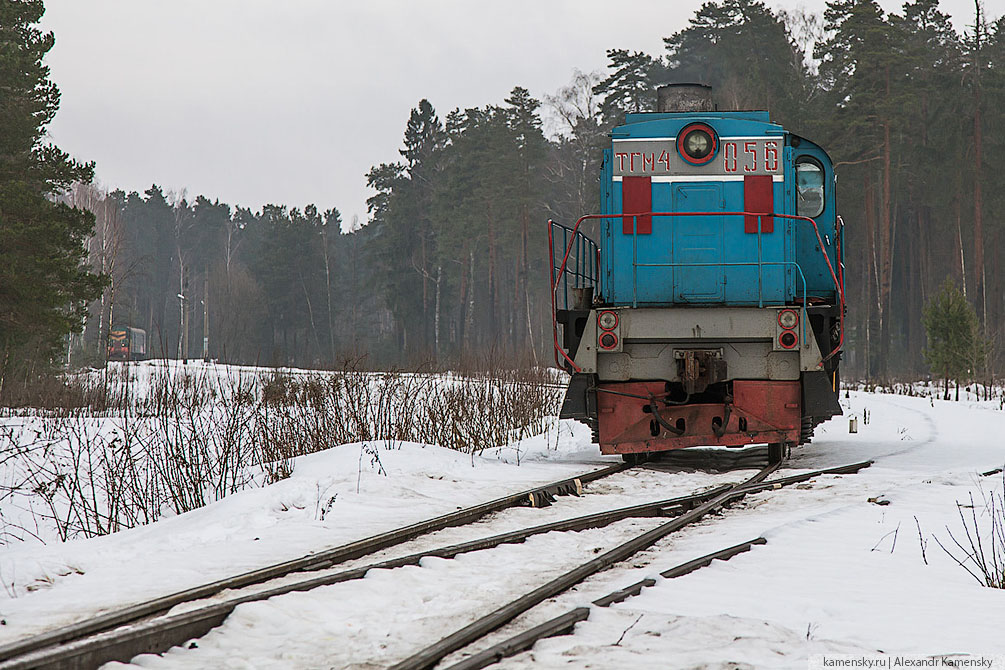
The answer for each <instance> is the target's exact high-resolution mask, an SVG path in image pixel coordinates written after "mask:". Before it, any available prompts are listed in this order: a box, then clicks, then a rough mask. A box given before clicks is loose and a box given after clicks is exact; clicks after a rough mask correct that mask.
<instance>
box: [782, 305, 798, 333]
mask: <svg viewBox="0 0 1005 670" xmlns="http://www.w3.org/2000/svg"><path fill="white" fill-rule="evenodd" d="M778 325H779V326H781V327H782V328H784V329H785V330H791V329H793V328H795V327H796V326H797V325H799V315H798V314H797V313H796V312H795V310H792V309H783V310H782V311H781V312H779V313H778Z"/></svg>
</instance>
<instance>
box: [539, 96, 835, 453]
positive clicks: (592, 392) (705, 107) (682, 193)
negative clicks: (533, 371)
mask: <svg viewBox="0 0 1005 670" xmlns="http://www.w3.org/2000/svg"><path fill="white" fill-rule="evenodd" d="M659 99H660V111H659V112H655V113H642V114H628V115H627V117H626V121H625V123H624V125H621V126H619V127H617V128H615V129H614V130H613V132H612V142H611V147H610V148H609V149H607V150H605V152H604V160H603V166H602V173H601V209H600V213H599V214H595V215H588V216H586V217H583V218H582V219H580V221H579V222H577V224H576V226H574V227H572V228H566V227H564V226H559V225H557V224H552V225H551V227H550V236H549V239H550V241H551V244H552V260H553V263H552V267H553V271H552V289H553V297H554V299H555V335H556V337H555V344H556V360H557V361H558V362H559V363H560V364H561V365H563V367H565V368H566V369H567V370H568V371H569V372H571V373H572V381H571V383H570V387H569V390H568V393H567V396H566V401H565V404H564V406H563V410H562V416H563V417H567V418H576V419H579V420H581V421H584V422H586V423H587V424H589V425H590V426H591V427H593V428H594V433H595V436H596V438H597V441H598V442H599V444H600V448H601V451H602V452H604V453H620V454H623V455H625V456H626V458H627V459H629V460H631V459H633V458H636V457H637V455H639V454H645V453H647V452H653V451H663V450H668V449H678V448H683V447H693V446H742V445H746V444H754V443H767V444H769V445H770V446H769V455H770V457H771V459H772V460H778V459H780V458H781V457H782V454H783V453H784V451H785V450H786V448H787V447H788V446H790V445H794V444H798V443H801V442H805V441H806V440H808V439H809V436H810V435H811V433H812V429H813V427H814V426H815V425H816V424H817V423H819V422H820V421H822V420H824V419H826V418H829V417H830V416H832V415H834V414H838V413H840V411H841V410H840V406H839V405H838V403H837V387H838V362H839V359H840V345H841V339H842V336H841V333H842V327H841V326H842V321H843V310H844V304H843V297H842V296H843V286H842V281H843V278H842V277H841V266H840V244H841V236H842V230H841V227H840V220H839V219H838V217H837V215H836V203H835V197H834V196H835V194H834V183H835V181H834V173H833V169H832V166H831V162H830V159H829V158H828V157H827V154H826V153H825V152H824V151H823V150H822V149H821V148H820V147H818V146H816V145H815V144H813V143H812V142H808V141H806V140H804V139H802V138H800V137H798V136H796V135H794V134H792V133H789V132H787V131H786V130H785V129H784V128H782V127H781V126H779V125H777V124H773V123H771V122H770V120H769V118H768V114H767V113H766V112H720V111H716V110H714V109H713V107H712V105H711V96H710V95H709V92H708V90H707V88H705V87H701V86H695V85H685V86H670V87H664V88H662V89H661V90H660V96H659ZM588 220H595V221H597V222H598V223H599V235H598V239H597V240H596V241H595V243H594V241H593V240H589V239H587V238H586V237H585V236H584V235H583V234H582V232H581V230H580V229H581V228H582V224H583V223H584V222H585V221H588ZM559 236H560V237H559ZM570 296H571V297H570Z"/></svg>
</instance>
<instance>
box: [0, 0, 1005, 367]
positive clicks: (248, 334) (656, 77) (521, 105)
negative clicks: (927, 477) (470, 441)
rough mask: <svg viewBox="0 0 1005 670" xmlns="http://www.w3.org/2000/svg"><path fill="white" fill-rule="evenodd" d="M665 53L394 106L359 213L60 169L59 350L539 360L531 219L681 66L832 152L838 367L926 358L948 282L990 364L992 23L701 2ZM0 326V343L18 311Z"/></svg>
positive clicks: (569, 186)
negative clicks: (449, 105) (389, 146)
mask: <svg viewBox="0 0 1005 670" xmlns="http://www.w3.org/2000/svg"><path fill="white" fill-rule="evenodd" d="M2 4H3V6H4V7H5V8H7V7H16V6H22V3H16V2H13V3H12V2H11V1H10V0H6V1H5V2H3V3H2ZM29 4H37V3H29ZM4 11H5V12H8V13H9V12H11V11H13V10H12V9H5V10H4ZM3 18H4V26H5V27H4V30H5V31H6V30H7V28H6V26H7V20H8V16H7V15H4V17H3ZM653 29H655V30H658V28H653ZM5 34H6V32H5ZM665 45H666V49H665V51H664V52H663V53H655V54H646V53H641V52H630V51H627V50H624V49H618V48H611V49H610V50H609V51H608V57H609V61H610V62H609V66H608V68H607V70H606V71H605V72H601V73H578V72H577V73H575V75H574V76H573V78H572V80H571V81H570V83H569V85H568V86H566V87H563V88H562V89H561V90H559V91H557V92H556V93H555V94H554V95H551V96H545V98H544V99H542V100H538V99H535V98H534V97H532V96H531V95H530V93H529V91H527V90H526V89H524V88H522V87H520V86H514V87H513V88H512V89H511V90H510V91H509V93H508V94H507V95H506V96H505V97H504V99H503V100H501V101H498V102H497V103H495V104H486V105H485V106H483V107H477V108H470V109H455V110H438V109H436V108H435V102H436V101H435V100H432V101H430V100H421V101H417V104H416V107H415V109H413V110H412V111H411V114H410V115H409V117H408V119H407V120H405V119H403V121H405V123H404V129H403V137H402V147H401V151H400V153H401V157H400V160H398V161H397V162H394V163H388V164H380V165H376V166H374V167H373V168H372V169H371V170H370V172H369V173H368V174H367V179H368V183H369V184H370V186H372V187H373V189H374V191H375V195H374V196H373V197H372V198H371V199H370V200H369V217H370V220H369V221H368V222H365V223H366V225H361V223H363V222H351V223H349V224H348V225H347V222H343V221H342V220H341V216H340V214H339V212H338V210H337V208H336V206H337V203H317V206H315V205H308V206H306V207H304V206H302V205H300V204H298V206H293V204H292V203H287V204H285V205H284V204H276V205H268V206H266V207H264V208H262V209H261V210H260V211H250V210H247V209H243V208H241V207H239V206H236V205H230V204H226V203H221V202H219V201H218V200H216V199H214V198H213V196H212V194H201V195H191V194H186V193H175V192H165V191H164V190H163V189H161V188H159V187H158V186H156V185H153V186H151V187H150V188H149V189H147V190H146V191H145V192H143V193H124V192H122V191H116V190H111V191H110V192H107V191H102V190H99V189H97V188H95V187H94V186H92V185H89V184H87V183H86V182H87V181H88V176H89V174H85V172H86V171H81V170H83V168H79V166H78V168H79V169H78V173H75V175H76V176H75V177H74V178H75V180H76V181H77V182H78V183H77V184H76V185H75V186H74V187H73V188H72V190H70V191H69V192H68V193H66V194H65V195H64V196H63V198H64V199H65V201H66V202H68V203H69V204H71V205H74V206H77V207H80V208H83V209H86V210H87V211H89V212H92V213H93V215H94V217H95V227H94V231H93V234H92V235H91V237H90V239H89V240H88V241H87V250H88V264H89V266H90V268H91V270H92V272H93V273H94V274H101V275H104V276H105V277H107V284H106V285H105V287H104V288H103V292H101V293H100V294H98V291H99V290H102V289H100V287H98V288H94V287H91V286H90V284H88V286H89V287H90V288H89V289H88V290H89V291H91V293H88V292H87V291H82V292H81V291H78V292H77V293H76V294H74V295H72V296H66V297H64V298H62V300H64V304H75V303H76V302H79V301H80V300H91V299H92V298H93V301H92V302H90V303H89V317H88V318H87V320H86V323H85V324H84V325H85V326H86V327H85V328H84V329H83V330H82V332H81V333H80V335H78V336H75V337H74V338H73V340H72V352H71V353H72V360H73V362H75V363H86V364H100V363H101V360H102V355H103V345H102V343H103V342H104V340H105V338H106V337H107V331H108V328H109V325H110V324H111V323H115V324H127V325H131V326H135V327H139V328H144V329H146V330H147V331H148V333H149V337H150V340H151V346H152V353H153V355H155V356H168V357H185V356H188V357H202V356H203V354H204V352H203V337H204V333H205V334H206V336H207V337H208V351H207V352H205V353H206V354H207V355H208V356H209V357H211V358H214V359H218V360H220V361H225V362H234V363H256V362H257V363H262V364H293V365H301V366H325V365H330V364H334V363H336V362H337V361H338V360H340V359H341V358H344V357H357V356H360V355H364V354H365V355H366V356H367V357H368V360H369V361H370V362H371V363H372V364H373V365H388V364H399V365H416V364H419V363H422V362H426V361H437V362H439V363H440V364H444V365H446V364H450V363H451V362H453V361H457V360H458V359H461V358H464V357H467V356H472V357H478V356H484V355H489V354H492V355H496V356H500V357H507V358H513V359H521V360H527V361H534V360H536V361H539V362H542V363H546V362H550V361H551V352H550V340H551V332H550V327H551V326H550V316H549V312H550V309H551V304H550V298H549V295H548V262H547V255H548V251H547V240H546V226H545V222H546V221H547V219H549V218H552V219H555V220H557V221H560V222H563V223H572V222H574V221H575V220H576V218H578V217H579V216H580V215H582V214H587V213H594V212H596V211H597V209H598V200H599V188H598V167H599V160H600V150H601V149H602V148H603V147H604V145H605V144H606V142H607V141H608V140H607V136H606V135H607V133H608V131H609V130H610V129H611V128H612V127H613V126H614V125H616V124H617V123H619V122H620V120H621V119H622V118H623V115H624V113H625V112H626V111H645V110H651V109H653V108H654V106H655V89H656V86H657V85H659V84H662V83H667V82H671V81H685V82H686V81H701V82H705V83H708V84H710V85H712V86H713V87H714V89H715V97H716V100H717V103H718V106H719V109H767V110H769V111H770V112H771V115H772V119H773V120H774V121H776V122H778V123H781V124H782V125H784V126H785V127H786V128H787V129H789V130H791V131H793V132H795V133H798V134H800V135H803V136H805V137H808V138H810V139H812V140H813V141H814V142H816V143H818V144H820V145H821V146H823V147H824V148H825V149H826V150H827V151H828V152H829V153H830V154H831V156H832V158H833V159H834V162H835V165H836V171H837V174H838V177H839V183H838V203H839V212H840V213H841V214H842V216H843V218H844V221H845V224H846V226H847V228H846V268H845V275H846V278H847V287H848V302H849V315H848V316H849V318H848V322H847V338H846V349H847V352H846V354H845V369H846V374H851V375H856V376H862V377H864V376H869V377H873V378H885V377H890V376H896V375H912V376H917V375H919V374H924V373H926V372H927V371H928V366H927V364H926V360H925V356H924V352H925V351H926V336H925V329H924V323H923V312H924V307H925V305H926V304H927V303H929V302H930V301H931V300H932V298H933V296H935V295H936V294H937V293H938V292H939V290H940V287H941V286H943V284H944V282H945V280H946V278H947V277H948V278H949V279H950V281H951V282H953V283H955V285H956V286H958V287H959V289H960V291H961V292H962V294H963V295H964V296H965V298H966V300H967V301H968V302H969V303H970V304H971V305H972V306H973V308H974V309H975V310H976V314H977V319H978V328H979V330H980V334H981V335H982V337H983V338H985V339H986V340H990V341H991V342H992V345H993V346H992V355H991V356H988V357H986V360H987V361H988V362H987V364H986V365H985V366H984V367H985V369H984V370H981V371H972V373H973V374H975V375H977V376H980V377H982V378H983V377H984V376H987V375H989V374H991V372H992V370H994V369H998V370H1000V369H1001V368H1002V363H1003V362H1005V361H1003V358H1002V351H1003V347H1002V346H1001V340H1002V335H1003V330H1005V329H1003V325H1005V285H1003V276H1002V266H1003V265H1005V239H1003V226H1005V217H1003V216H1002V214H1001V212H1002V211H1003V205H1005V202H1003V200H1005V171H1003V170H1002V169H1001V167H1000V166H1001V165H1003V164H1005V113H1003V110H1005V19H1002V18H997V19H996V20H991V19H989V18H988V17H986V16H985V15H984V14H983V12H979V14H978V18H977V21H976V24H975V25H972V26H969V27H967V29H966V31H965V32H964V33H962V34H961V33H959V32H957V31H956V30H955V29H954V28H953V26H952V25H951V23H950V21H949V18H948V17H947V16H946V15H944V14H942V13H941V12H940V11H939V8H938V2H937V1H936V0H915V1H914V2H908V3H907V4H905V5H904V6H903V9H902V10H901V11H900V12H898V13H889V14H888V13H884V12H883V11H882V10H881V9H880V7H879V6H878V4H877V3H876V2H874V1H869V0H833V1H832V2H829V3H828V5H827V10H826V12H825V13H824V14H823V15H812V14H807V13H805V12H792V13H782V12H775V11H772V10H770V9H768V8H767V7H766V6H765V5H764V4H763V3H761V2H757V1H754V0H719V1H717V2H709V3H706V4H705V5H704V6H703V7H702V8H701V10H699V11H698V12H697V13H696V14H695V15H694V16H693V17H692V18H691V20H690V23H689V25H688V26H687V27H685V28H684V29H683V30H681V31H680V32H678V33H676V34H673V35H669V36H667V37H666V39H665ZM42 53H44V51H43V52H42ZM3 76H5V77H6V76H7V74H4V75H3ZM545 121H547V127H548V130H549V132H548V133H547V134H546V133H545V132H544V130H543V128H544V126H545ZM3 136H4V137H5V138H6V135H3ZM26 141H27V140H26ZM32 141H33V142H34V144H33V146H35V147H37V146H38V142H39V137H35V138H34V139H33V140H32ZM4 151H7V150H6V149H5V150H4ZM36 153H38V152H37V151H36ZM4 155H5V156H7V155H8V154H6V153H5V154H4ZM5 160H6V158H5ZM62 160H65V157H64V158H63V159H62ZM3 169H4V170H7V168H6V167H3ZM9 174H10V173H9V172H5V173H4V175H5V176H4V178H5V179H8V177H7V176H6V175H9ZM8 183H10V182H9V179H8V181H5V184H8ZM47 183H50V184H56V182H47ZM5 188H7V186H5ZM47 189H48V191H47ZM34 192H35V193H38V194H40V195H44V194H45V193H46V192H52V193H55V192H56V190H55V189H51V188H48V187H46V186H45V185H44V183H43V184H42V185H41V186H36V187H35V191H34ZM53 206H55V205H53ZM61 211H62V210H61ZM66 211H67V212H73V211H76V210H72V209H69V208H67V210H66ZM3 214H4V216H7V214H6V211H4V212H3ZM67 216H70V215H69V214H67ZM74 216H76V215H74ZM4 226H5V228H6V227H7V226H8V223H7V219H6V218H5V219H4ZM0 253H3V254H4V259H5V260H4V263H3V266H4V267H3V268H2V271H6V270H7V269H8V268H7V266H8V265H9V264H8V263H7V261H6V258H7V255H8V254H9V253H11V252H10V251H9V250H8V248H6V247H5V248H4V249H2V250H0ZM92 294H93V295H92ZM3 299H6V298H5V297H4V298H3ZM3 314H4V312H3V310H0V317H3ZM207 317H208V327H207V323H206V318H207ZM0 327H2V328H3V329H4V330H3V331H2V332H0V335H2V336H3V337H4V338H6V339H5V341H9V340H10V338H12V337H16V334H17V333H18V332H20V330H19V329H23V328H26V327H27V326H26V322H24V321H17V322H16V323H15V322H10V323H8V321H6V320H3V321H0ZM66 330H67V328H63V329H62V331H60V330H59V329H55V330H53V331H52V333H53V336H62V335H63V334H65V331H66ZM186 334H187V335H186ZM995 366H997V367H996V368H995ZM936 373H937V374H942V372H941V371H936Z"/></svg>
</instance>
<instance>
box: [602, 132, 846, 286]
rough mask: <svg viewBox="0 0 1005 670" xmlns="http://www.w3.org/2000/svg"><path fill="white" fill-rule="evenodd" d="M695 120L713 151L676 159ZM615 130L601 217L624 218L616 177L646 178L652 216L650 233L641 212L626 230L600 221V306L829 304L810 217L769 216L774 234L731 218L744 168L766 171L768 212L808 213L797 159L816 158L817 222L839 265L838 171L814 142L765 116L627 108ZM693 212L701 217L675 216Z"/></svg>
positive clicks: (739, 204) (739, 200) (617, 222)
mask: <svg viewBox="0 0 1005 670" xmlns="http://www.w3.org/2000/svg"><path fill="white" fill-rule="evenodd" d="M696 122H700V123H702V124H706V125H707V126H709V127H711V128H712V129H714V131H715V133H716V136H717V137H716V140H717V149H716V153H715V156H714V157H713V159H712V160H711V161H710V162H709V163H708V164H706V165H702V166H695V165H691V164H688V162H687V161H685V160H683V157H682V156H681V155H680V153H679V152H678V151H677V148H676V142H675V138H676V137H677V135H678V133H680V132H681V130H682V129H684V128H685V127H687V126H689V125H690V124H693V123H696ZM611 137H612V148H611V149H608V150H605V152H604V163H603V167H602V170H601V213H602V214H604V215H620V214H622V213H623V210H622V184H623V180H624V179H627V178H638V177H644V178H649V179H650V180H651V192H652V211H653V212H656V213H657V215H656V216H654V217H653V221H652V232H651V233H650V234H645V233H638V232H637V230H638V227H637V225H638V220H637V218H635V220H634V224H635V229H634V230H635V232H631V229H629V232H626V231H625V229H624V226H623V220H622V217H621V216H616V217H615V216H612V217H611V218H605V219H603V220H602V225H601V239H600V240H599V242H600V246H601V260H602V266H601V273H602V276H603V282H602V284H603V288H602V291H601V298H602V300H603V301H604V302H605V303H608V304H614V305H635V306H638V305H643V306H644V305H653V306H655V305H668V304H691V305H694V304H716V305H759V306H764V305H781V304H794V303H800V302H803V301H804V299H805V298H804V294H806V295H807V296H808V297H809V298H810V299H812V298H821V299H823V300H825V301H827V302H831V303H832V304H833V301H834V300H835V298H836V296H835V287H834V281H833V279H832V277H831V274H830V271H829V270H828V268H827V264H826V261H825V259H824V256H823V254H822V253H821V250H820V248H819V244H818V243H817V237H816V233H815V232H814V230H813V226H812V225H811V224H810V223H809V222H807V221H799V220H793V219H783V218H775V219H774V230H773V231H772V232H761V233H758V232H746V231H745V225H744V217H743V216H739V215H735V214H727V213H729V212H743V211H746V210H745V202H744V177H745V176H746V175H751V174H759V175H771V180H772V181H771V187H772V193H771V197H772V199H773V211H774V212H775V213H778V214H790V215H796V214H803V213H805V211H803V212H801V211H800V208H802V209H803V210H805V209H806V204H805V203H806V197H805V193H808V192H809V191H806V189H805V188H804V189H802V190H803V192H804V194H803V198H802V199H801V200H800V184H799V183H797V175H796V171H795V165H796V161H799V160H804V161H805V160H807V157H809V158H812V159H813V160H815V161H816V164H819V165H820V167H821V168H822V185H823V188H824V196H823V197H824V208H823V211H822V212H820V213H819V214H818V215H817V216H815V217H813V219H814V221H816V223H817V226H818V229H819V232H820V236H821V238H822V239H823V242H824V251H825V252H826V253H827V254H828V255H829V257H830V259H831V263H832V265H835V267H836V242H837V240H836V239H835V230H836V228H835V217H836V214H835V197H834V175H833V170H832V166H831V162H830V159H829V158H828V157H827V155H826V153H824V152H823V150H822V149H820V148H819V147H817V146H816V145H815V144H813V143H811V142H808V141H806V140H802V139H801V138H797V137H796V136H794V135H791V134H789V133H787V132H786V131H785V130H784V129H783V128H782V127H781V126H778V125H776V124H772V123H770V122H769V120H768V115H767V113H766V112H712V113H682V114H664V113H655V114H629V115H627V118H626V123H625V124H624V125H622V126H619V127H617V128H615V129H614V130H613V131H612V133H611ZM662 159H667V160H665V161H664V160H662ZM807 174H809V173H807ZM809 178H810V181H812V178H815V177H814V175H812V174H809ZM803 181H807V177H806V175H804V178H803ZM804 186H805V184H804ZM810 186H812V184H810ZM810 195H812V196H814V197H815V193H810ZM799 203H802V204H799ZM695 212H701V213H707V214H703V215H701V216H681V215H679V214H681V213H695ZM658 213H671V214H677V215H674V216H659V215H658ZM628 221H629V224H631V223H632V222H633V219H632V218H630V219H629V220H628Z"/></svg>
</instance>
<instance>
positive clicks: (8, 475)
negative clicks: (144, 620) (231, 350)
mask: <svg viewBox="0 0 1005 670" xmlns="http://www.w3.org/2000/svg"><path fill="white" fill-rule="evenodd" d="M143 373H144V374H147V375H148V377H149V379H146V380H144V383H143V384H138V383H137V382H136V377H135V375H137V374H138V373H137V371H136V369H131V368H130V367H129V366H122V367H121V368H119V369H117V370H111V371H100V372H99V371H95V372H93V373H86V374H82V375H79V376H78V377H77V378H76V381H75V382H74V383H77V384H78V385H79V386H78V388H80V389H85V390H87V391H86V393H83V394H82V395H79V396H76V397H77V398H84V397H85V396H86V397H87V398H90V399H89V400H87V401H86V402H84V401H81V402H79V403H77V404H72V407H70V406H59V404H58V402H55V400H54V401H53V402H52V403H51V405H52V406H53V407H58V409H53V410H39V409H35V410H33V411H32V412H27V413H26V414H25V419H24V420H23V421H21V420H20V419H18V421H20V423H18V424H17V425H14V424H8V425H0V431H3V433H0V440H4V441H5V442H7V443H9V444H10V445H12V448H11V449H9V450H4V451H3V452H0V475H2V477H0V511H2V510H5V509H6V510H14V512H16V513H17V514H18V515H19V516H18V517H17V518H18V519H20V520H14V519H10V518H4V517H3V515H2V513H0V545H3V544H6V543H9V542H12V541H18V540H23V539H26V538H28V537H35V538H38V539H41V540H44V539H45V537H46V536H52V535H55V536H56V537H58V538H59V539H60V540H67V539H70V538H74V537H80V536H84V537H89V536H94V535H103V534H107V533H112V532H115V531H117V530H120V529H123V528H128V527H132V526H137V525H142V524H146V523H150V522H152V521H154V520H156V519H158V518H161V517H162V516H164V515H165V514H172V513H173V514H181V513H184V512H187V511H190V510H193V509H196V508H198V507H202V506H204V505H206V504H208V503H210V502H213V501H215V500H219V499H220V498H223V497H224V496H227V495H229V494H231V493H233V492H235V491H238V490H241V489H244V488H247V487H250V486H259V485H265V484H269V483H272V482H276V481H279V480H281V479H284V478H287V477H289V476H290V475H291V474H292V473H293V467H294V459H295V458H297V457H298V456H301V455H304V454H309V453H314V452H318V451H322V450H324V449H329V448H331V447H334V446H337V445H340V444H347V443H360V442H361V443H365V444H366V445H367V447H366V450H367V453H368V454H370V457H371V459H374V461H375V462H376V463H377V464H378V465H379V458H380V457H379V452H378V447H384V448H395V447H396V446H399V445H400V444H401V443H402V442H406V441H408V442H421V443H429V444H437V445H440V446H443V447H447V448H451V449H456V450H459V451H463V452H465V453H471V454H474V453H478V452H480V451H482V450H484V449H487V448H491V447H499V446H503V445H506V444H510V443H512V442H513V441H516V440H520V439H523V438H526V437H528V436H531V435H534V434H537V433H540V432H544V431H546V430H548V429H549V426H550V421H551V419H549V417H554V416H555V415H556V414H557V413H558V408H559V404H560V402H561V395H562V394H561V386H560V385H559V384H557V383H556V381H557V380H556V379H555V378H554V377H553V376H552V374H551V373H549V372H548V371H542V370H539V369H528V370H510V369H503V368H499V369H496V370H494V371H485V370H481V371H474V372H471V373H470V374H466V375H457V374H448V375H444V374H436V375H434V374H430V373H427V372H404V371H400V370H391V371H383V372H371V371H367V370H364V369H362V366H361V364H360V361H350V362H347V363H345V364H344V365H343V367H342V368H341V369H339V370H335V371H331V372H325V373H300V372H295V371H275V372H269V373H264V374H263V373H258V374H256V375H254V376H249V375H245V374H237V375H236V376H235V375H233V374H230V372H229V371H228V372H226V373H225V374H222V375H221V374H219V371H215V372H214V371H212V370H211V369H210V370H206V369H202V370H200V369H199V368H196V369H195V370H192V369H187V368H183V367H181V366H175V367H174V368H173V369H172V368H170V367H165V368H152V369H149V368H148V369H144V370H143ZM88 393H89V394H90V395H87V394H88ZM52 398H55V396H52ZM361 453H362V452H361ZM361 458H362V456H361ZM25 519H27V521H25Z"/></svg>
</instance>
